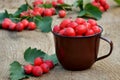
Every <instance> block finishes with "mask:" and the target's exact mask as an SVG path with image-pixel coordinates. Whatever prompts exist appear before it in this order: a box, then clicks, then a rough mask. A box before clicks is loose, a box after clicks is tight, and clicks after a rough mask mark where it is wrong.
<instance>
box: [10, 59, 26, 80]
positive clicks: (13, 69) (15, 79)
mask: <svg viewBox="0 0 120 80" xmlns="http://www.w3.org/2000/svg"><path fill="white" fill-rule="evenodd" d="M26 77H28V76H27V75H25V74H24V69H23V68H22V66H21V64H20V63H19V62H17V61H14V62H13V63H11V64H10V79H11V80H20V79H23V78H26Z"/></svg>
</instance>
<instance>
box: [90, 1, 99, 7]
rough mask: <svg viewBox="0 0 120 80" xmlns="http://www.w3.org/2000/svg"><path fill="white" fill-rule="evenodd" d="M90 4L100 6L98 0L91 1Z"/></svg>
mask: <svg viewBox="0 0 120 80" xmlns="http://www.w3.org/2000/svg"><path fill="white" fill-rule="evenodd" d="M92 5H93V6H96V7H99V6H100V5H99V3H98V2H95V1H93V2H92Z"/></svg>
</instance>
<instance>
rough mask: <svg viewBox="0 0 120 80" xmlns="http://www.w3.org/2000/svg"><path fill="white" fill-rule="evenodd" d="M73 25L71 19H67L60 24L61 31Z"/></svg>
mask: <svg viewBox="0 0 120 80" xmlns="http://www.w3.org/2000/svg"><path fill="white" fill-rule="evenodd" d="M69 23H71V19H65V20H63V21H62V22H61V23H60V29H63V28H65V27H67V25H68V24H69Z"/></svg>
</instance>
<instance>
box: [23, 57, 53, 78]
mask: <svg viewBox="0 0 120 80" xmlns="http://www.w3.org/2000/svg"><path fill="white" fill-rule="evenodd" d="M53 67H54V64H53V62H52V61H51V60H45V61H44V60H43V59H42V58H41V57H37V58H35V60H34V65H32V64H28V65H24V71H25V73H26V74H31V75H33V76H36V77H39V76H41V75H42V74H44V73H48V72H49V71H50V69H52V68H53Z"/></svg>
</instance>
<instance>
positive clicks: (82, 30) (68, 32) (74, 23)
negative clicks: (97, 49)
mask: <svg viewBox="0 0 120 80" xmlns="http://www.w3.org/2000/svg"><path fill="white" fill-rule="evenodd" d="M53 32H55V33H57V34H59V35H63V36H91V35H94V34H97V33H100V32H101V28H100V27H99V26H98V24H97V22H96V21H95V20H93V19H88V20H85V19H83V18H76V19H75V20H71V19H65V20H63V21H62V22H61V23H60V25H55V26H54V28H53Z"/></svg>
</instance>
